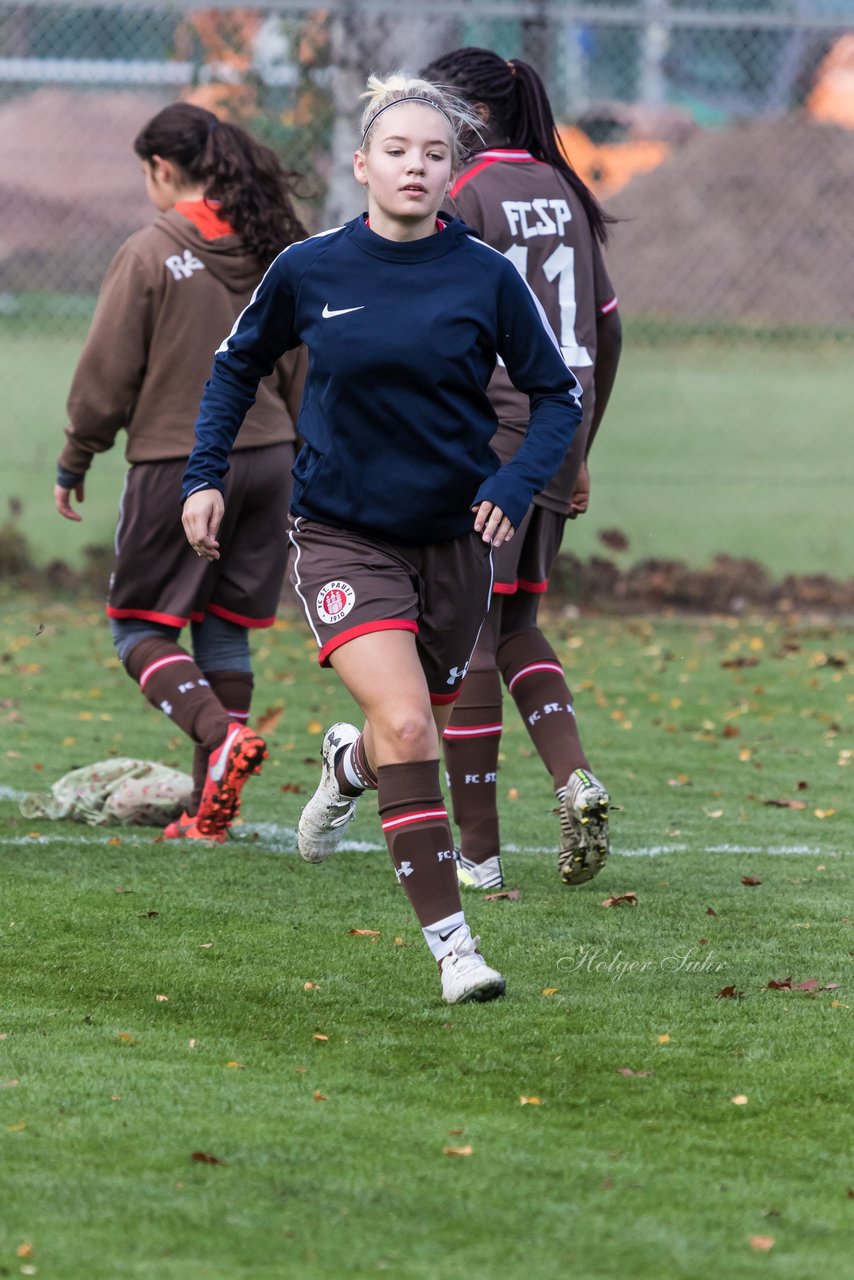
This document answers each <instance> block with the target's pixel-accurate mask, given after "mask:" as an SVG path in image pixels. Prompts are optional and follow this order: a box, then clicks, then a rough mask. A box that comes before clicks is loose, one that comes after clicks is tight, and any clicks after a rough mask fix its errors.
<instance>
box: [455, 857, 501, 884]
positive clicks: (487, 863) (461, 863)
mask: <svg viewBox="0 0 854 1280" xmlns="http://www.w3.org/2000/svg"><path fill="white" fill-rule="evenodd" d="M455 853H456V855H457V880H458V881H459V883H460V888H462V889H501V888H503V887H504V873H503V871H502V870H501V859H500V857H499V856H498V854H497V853H496V854H494V855H493V857H491V858H486V859H485V860H484V861H483V862H470V861H469V859H468V858H464V857H463V855H462V854H461V853H460V852H459V850H455Z"/></svg>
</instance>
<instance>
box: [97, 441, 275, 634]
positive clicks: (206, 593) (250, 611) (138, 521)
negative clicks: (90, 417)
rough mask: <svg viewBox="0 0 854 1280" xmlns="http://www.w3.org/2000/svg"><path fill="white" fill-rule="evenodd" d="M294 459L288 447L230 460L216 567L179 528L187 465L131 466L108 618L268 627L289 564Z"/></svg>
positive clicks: (250, 452)
mask: <svg viewBox="0 0 854 1280" xmlns="http://www.w3.org/2000/svg"><path fill="white" fill-rule="evenodd" d="M293 461H294V446H293V445H292V444H273V445H266V446H264V447H263V448H259V449H239V450H237V451H236V452H235V453H233V454H232V455H231V458H230V459H229V472H228V475H227V476H226V481H225V515H224V517H223V521H222V524H221V525H220V529H219V533H218V534H217V540H218V542H219V544H220V558H219V560H215V561H208V560H205V559H203V558H202V557H200V556H198V555H197V554H196V552H195V551H194V550H193V549H192V547H191V546H190V544H189V543H188V542H187V538H186V535H185V533H184V529H183V526H182V524H181V479H182V477H183V474H184V470H185V467H186V462H185V461H184V460H182V459H174V460H170V461H167V462H139V463H136V465H135V466H133V467H131V469H130V471H129V472H128V475H127V479H126V481H125V488H124V493H123V494H122V502H121V508H120V510H119V521H118V526H117V528H116V563H115V568H114V571H113V574H112V577H111V579H110V589H109V595H108V599H107V614H108V616H109V617H111V618H143V619H146V620H148V621H150V622H160V623H164V624H165V625H166V626H170V627H183V626H185V625H186V624H187V623H188V622H190V621H193V622H200V621H201V619H202V618H203V617H204V616H205V614H206V613H213V614H216V615H217V616H218V617H220V618H225V619H226V621H228V622H236V623H238V624H239V625H240V626H244V627H269V626H272V624H273V622H274V621H275V615H276V606H277V605H278V602H279V596H280V593H281V589H282V581H283V579H284V575H285V567H286V564H287V557H288V538H287V530H288V506H289V503H290V497H291V483H292V481H291V467H292V466H293Z"/></svg>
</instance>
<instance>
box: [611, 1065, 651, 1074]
mask: <svg viewBox="0 0 854 1280" xmlns="http://www.w3.org/2000/svg"><path fill="white" fill-rule="evenodd" d="M616 1074H617V1075H618V1076H651V1075H655V1072H654V1071H632V1069H631V1067H617V1070H616Z"/></svg>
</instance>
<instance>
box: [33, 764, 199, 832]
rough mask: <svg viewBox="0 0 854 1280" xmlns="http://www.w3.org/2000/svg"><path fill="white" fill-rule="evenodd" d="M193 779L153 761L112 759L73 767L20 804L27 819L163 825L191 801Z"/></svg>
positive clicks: (145, 825) (96, 823)
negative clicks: (48, 786) (63, 819)
mask: <svg viewBox="0 0 854 1280" xmlns="http://www.w3.org/2000/svg"><path fill="white" fill-rule="evenodd" d="M192 790H193V780H192V778H190V777H189V776H188V775H187V774H186V773H179V771H178V770H177V769H170V768H168V766H167V765H165V764H158V763H157V762H156V761H154V760H131V759H129V758H128V757H126V756H116V758H115V759H114V760H100V761H98V762H97V763H96V764H87V765H84V766H83V767H82V768H80V769H72V771H71V772H70V773H66V774H64V775H63V777H61V778H59V779H58V780H57V781H56V782H54V784H53V786H52V787H51V789H50V791H49V792H48V791H34V792H31V794H30V795H28V796H24V799H23V800H22V801H21V806H20V807H21V813H22V814H23V815H24V817H25V818H51V819H57V818H68V819H69V820H70V821H72V822H88V823H89V824H90V826H104V825H106V824H107V823H111V822H112V823H115V822H119V823H122V824H124V825H125V826H141V827H165V826H166V824H167V823H168V822H171V821H172V820H173V819H174V818H177V817H179V816H180V815H181V813H182V812H183V811H184V809H186V808H187V805H188V804H189V801H190V796H191V794H192Z"/></svg>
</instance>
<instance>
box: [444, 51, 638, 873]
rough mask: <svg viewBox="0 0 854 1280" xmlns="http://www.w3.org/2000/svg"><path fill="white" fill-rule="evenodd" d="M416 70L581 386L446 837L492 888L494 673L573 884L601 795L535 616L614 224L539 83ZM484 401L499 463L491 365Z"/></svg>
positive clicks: (596, 368) (516, 435)
mask: <svg viewBox="0 0 854 1280" xmlns="http://www.w3.org/2000/svg"><path fill="white" fill-rule="evenodd" d="M424 74H425V75H427V76H428V77H430V78H431V79H433V80H435V81H436V82H438V83H441V84H443V85H446V86H448V87H449V89H451V90H452V91H453V92H455V93H457V94H459V95H460V96H461V97H462V98H463V99H464V100H465V101H466V102H467V103H469V105H470V106H471V108H472V110H474V112H475V113H476V114H477V116H478V118H479V120H480V126H479V131H478V133H479V136H478V134H474V133H473V134H472V135H470V137H471V141H472V143H473V149H472V150H471V152H470V154H469V156H468V158H467V160H466V163H465V165H464V166H463V168H462V170H461V172H460V174H459V176H458V178H457V180H456V182H455V183H454V185H453V187H452V188H451V196H452V198H453V200H454V201H455V202H456V209H457V211H458V213H459V216H460V217H461V218H463V220H464V221H465V222H467V223H468V224H469V226H471V227H473V228H474V229H475V230H477V231H478V232H479V233H480V234H481V235H482V236H483V238H484V239H485V240H486V242H487V243H488V244H490V245H492V246H494V247H495V248H496V249H499V250H500V251H501V252H502V253H503V254H504V256H505V257H506V258H508V259H509V260H510V261H511V262H512V263H513V264H514V266H516V268H517V269H518V270H519V272H520V273H521V274H522V275H523V276H524V277H525V279H526V280H527V282H528V285H529V286H530V288H531V289H532V290H533V291H534V293H535V294H536V296H537V298H538V299H539V301H540V303H541V304H542V306H543V308H544V310H545V312H546V315H547V316H548V318H549V321H550V323H551V324H552V327H553V328H554V330H555V332H556V333H558V334H559V336H560V343H561V348H562V352H563V355H564V358H565V360H566V362H567V364H568V365H569V367H570V368H571V369H573V371H574V372H575V374H576V375H577V377H578V379H579V381H580V383H581V386H582V388H583V392H584V395H583V405H584V417H583V421H582V427H581V429H580V430H579V431H578V432H577V433H576V436H575V438H574V440H573V443H572V448H571V449H570V451H569V452H568V454H567V456H566V458H565V460H564V462H563V465H562V466H561V468H560V469H559V471H558V472H557V474H556V475H555V476H554V477H553V478H552V480H551V481H550V482H549V483H548V484H546V486H545V487H544V488H543V490H542V491H541V492H540V493H538V494H537V495H536V496H535V497H534V500H533V505H532V507H531V510H530V511H529V513H528V515H527V516H526V519H525V521H524V523H523V525H522V526H521V528H520V529H519V531H518V533H517V536H516V538H515V539H514V541H513V542H512V543H510V544H507V545H505V546H504V547H502V548H501V550H500V551H499V552H498V553H497V555H496V582H495V596H494V598H493V604H492V608H491V609H490V614H489V618H488V620H487V624H486V626H485V627H484V628H483V630H482V631H481V635H480V640H479V642H478V645H477V648H476V649H475V652H474V655H473V657H472V661H471V663H470V665H469V670H468V674H467V676H466V679H465V682H464V684H463V689H462V693H461V695H460V697H459V699H458V700H457V702H456V703H455V706H454V711H453V715H452V716H451V720H450V723H449V724H448V726H447V728H446V729H445V733H444V755H445V764H446V768H447V771H448V776H449V778H450V785H451V794H452V798H453V811H454V817H455V820H456V822H457V824H458V826H459V829H460V846H461V850H460V861H459V864H458V874H459V877H460V881H461V883H462V884H464V885H466V886H468V887H472V888H490V889H492V888H497V887H500V886H501V885H502V884H503V871H502V867H501V860H500V856H499V850H500V832H499V818H498V806H497V786H496V783H497V772H498V756H499V746H500V741H501V732H502V693H501V677H503V679H504V683H505V684H506V687H507V689H508V691H509V693H510V694H511V696H512V697H513V699H514V701H515V702H516V705H517V707H518V709H519V711H520V713H521V715H522V719H523V721H524V724H525V727H526V729H527V730H528V733H529V734H530V736H531V739H532V741H533V744H534V746H535V747H536V750H537V752H538V753H539V755H540V757H541V759H542V761H543V763H544V764H545V766H546V768H547V770H548V771H549V773H550V774H551V776H552V781H553V785H554V788H555V794H556V796H557V799H558V804H559V812H560V844H559V852H558V870H559V874H560V876H561V879H562V880H563V881H564V883H566V884H570V885H577V884H583V883H584V882H585V881H587V880H590V879H592V877H593V876H595V875H596V874H597V873H598V872H599V871H600V870H601V868H602V865H603V863H604V861H605V858H606V857H607V854H608V849H609V836H608V806H609V796H608V792H607V791H606V789H605V787H604V786H603V785H602V784H601V783H600V782H599V781H598V779H597V778H596V777H595V776H594V775H593V774H592V773H591V771H590V767H589V764H588V761H587V758H586V756H585V753H584V748H583V746H582V743H581V738H580V736H579V732H578V725H577V721H576V718H575V713H574V709H573V699H572V694H571V692H570V690H569V687H568V685H567V682H566V679H565V676H564V673H563V669H562V666H561V663H560V661H559V659H558V657H557V655H556V654H555V652H554V650H553V648H552V646H551V645H550V644H549V642H548V640H547V639H546V637H545V636H544V634H543V632H542V630H541V628H540V626H539V623H538V619H537V613H538V606H539V602H540V600H541V599H542V596H543V594H544V592H545V591H546V588H547V586H548V578H549V573H550V571H551V568H552V564H553V562H554V559H555V556H556V555H557V552H558V550H559V548H560V545H561V540H562V537H563V533H564V527H565V524H566V520H567V518H569V519H574V518H575V517H576V516H579V515H582V514H583V513H584V512H585V511H586V510H587V504H588V499H589V473H588V470H587V457H588V455H589V452H590V448H591V445H592V443H593V439H594V437H595V435H596V432H597V430H598V427H599V424H600V423H601V421H602V417H603V415H604V412H605V408H606V406H607V404H608V398H609V396H610V393H611V388H612V386H613V384H614V379H615V376H616V372H617V364H618V361H619V355H620V348H621V340H622V339H621V326H620V320H619V316H618V313H617V299H616V297H615V294H614V290H613V287H612V285H611V282H610V280H609V279H608V275H607V272H606V270H605V266H604V263H603V260H602V253H601V246H602V245H604V243H605V241H606V239H607V232H608V224H609V223H610V222H612V221H613V219H612V218H610V217H609V215H608V214H606V213H605V212H604V210H603V209H602V208H601V207H600V205H599V204H598V202H597V200H596V198H595V196H594V195H593V194H592V192H591V191H590V190H589V189H588V188H587V187H586V186H585V184H584V182H583V181H582V180H581V178H580V177H579V176H578V174H577V173H576V172H575V170H574V169H573V167H572V165H571V163H570V161H569V159H568V157H567V156H566V154H565V153H564V151H563V149H562V147H561V143H560V140H559V137H558V134H557V130H556V127H555V121H554V116H553V114H552V109H551V105H550V103H549V100H548V95H547V93H546V89H545V86H544V85H543V82H542V80H541V79H540V76H539V75H538V74H537V72H536V71H535V70H534V68H533V67H531V66H530V65H529V64H528V63H527V62H523V61H522V60H521V59H518V58H513V59H510V60H509V61H508V60H506V59H504V58H502V57H500V56H499V55H498V54H497V53H494V52H492V51H491V50H489V49H478V48H464V49H457V50H455V51H453V52H451V53H448V54H446V55H444V56H442V57H440V58H438V59H437V60H436V61H435V62H433V63H431V64H430V66H429V67H428V68H427V69H426V70H425V72H424ZM489 394H490V398H491V400H492V403H493V406H494V408H495V411H496V414H497V416H498V419H499V429H498V433H497V435H496V437H495V439H494V440H493V442H492V443H493V448H494V449H495V450H496V452H497V453H498V455H499V457H500V458H501V459H502V461H504V462H506V461H508V460H509V459H510V458H512V457H513V456H514V454H515V452H516V450H517V449H518V448H519V447H520V445H521V444H522V442H523V440H524V438H525V432H526V431H527V428H528V413H527V404H526V403H525V401H524V399H523V398H522V397H520V396H519V394H518V392H517V391H516V389H515V388H514V387H513V386H512V384H511V383H510V381H509V379H508V378H507V376H506V372H505V370H503V369H500V368H499V369H497V370H496V372H495V375H494V376H493V379H492V381H491V383H490V387H489Z"/></svg>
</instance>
